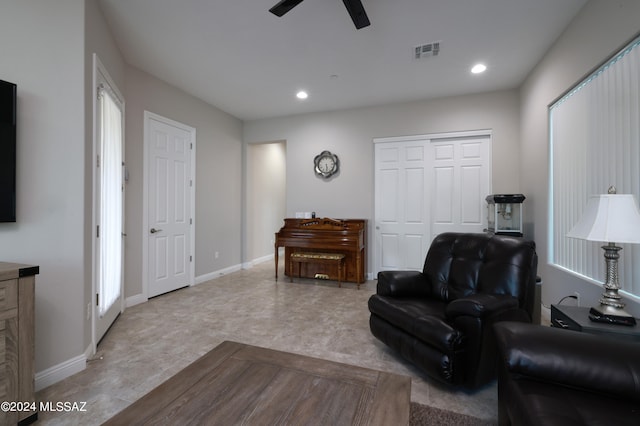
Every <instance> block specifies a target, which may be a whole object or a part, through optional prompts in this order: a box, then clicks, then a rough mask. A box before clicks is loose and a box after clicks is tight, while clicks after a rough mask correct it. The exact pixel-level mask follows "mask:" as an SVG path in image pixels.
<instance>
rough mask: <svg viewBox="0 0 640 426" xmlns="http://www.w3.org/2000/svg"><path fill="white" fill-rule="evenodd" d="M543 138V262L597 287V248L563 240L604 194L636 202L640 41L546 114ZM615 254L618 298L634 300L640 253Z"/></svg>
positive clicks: (633, 248) (627, 249) (601, 273)
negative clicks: (546, 147) (546, 192)
mask: <svg viewBox="0 0 640 426" xmlns="http://www.w3.org/2000/svg"><path fill="white" fill-rule="evenodd" d="M549 131H550V134H549V140H550V162H551V164H550V167H549V171H550V180H549V182H550V186H551V187H550V200H549V219H550V220H549V224H550V226H549V232H550V238H549V244H550V247H549V254H550V262H551V263H552V264H554V265H556V266H558V267H560V268H563V269H565V270H568V271H570V272H573V273H577V274H579V275H581V276H583V277H587V278H589V279H592V280H595V281H597V282H600V283H601V282H603V281H604V279H605V275H606V268H605V262H604V257H603V250H602V249H601V248H600V246H601V245H602V244H600V243H594V242H587V241H581V240H575V239H570V238H567V237H566V234H567V232H569V230H570V229H571V228H572V227H573V225H574V224H575V223H576V222H577V221H578V219H579V218H580V217H581V215H582V212H583V211H584V208H585V206H586V204H587V200H588V198H589V196H591V195H597V194H606V193H607V189H608V188H609V186H612V185H613V186H615V187H616V189H617V192H618V193H619V194H634V195H635V197H636V201H637V200H640V38H638V39H636V40H634V41H633V42H631V43H630V44H629V45H627V46H626V47H625V48H624V49H622V50H621V51H620V52H618V53H617V54H616V55H614V56H613V57H612V58H611V59H610V60H608V61H607V62H606V63H605V64H604V65H602V66H601V67H599V68H598V69H597V70H596V71H595V72H593V73H592V74H591V75H589V76H588V77H587V78H586V79H585V80H583V81H581V82H580V83H579V84H578V85H577V86H575V87H574V88H573V89H571V90H570V91H569V92H568V93H567V94H566V95H565V96H563V97H562V98H561V99H559V100H558V101H557V102H555V103H554V104H552V105H551V106H550V108H549ZM612 242H615V241H612ZM621 246H622V247H623V250H622V252H621V260H620V262H621V263H620V270H619V274H620V284H621V286H622V290H623V291H625V292H627V293H630V294H635V295H640V247H639V246H638V245H630V244H623V245H621Z"/></svg>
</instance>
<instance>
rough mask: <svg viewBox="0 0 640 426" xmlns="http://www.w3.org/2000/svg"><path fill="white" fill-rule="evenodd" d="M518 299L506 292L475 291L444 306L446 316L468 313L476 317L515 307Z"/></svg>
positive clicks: (451, 316) (452, 316)
mask: <svg viewBox="0 0 640 426" xmlns="http://www.w3.org/2000/svg"><path fill="white" fill-rule="evenodd" d="M517 307H518V299H516V298H515V297H513V296H510V295H508V294H484V293H476V294H472V295H469V296H467V297H463V298H460V299H456V300H454V301H452V302H451V303H449V304H448V305H447V307H446V311H445V313H446V315H447V317H448V318H454V317H457V316H460V315H469V316H472V317H476V318H482V317H484V316H487V315H490V314H493V313H495V312H499V311H504V310H507V309H516V308H517Z"/></svg>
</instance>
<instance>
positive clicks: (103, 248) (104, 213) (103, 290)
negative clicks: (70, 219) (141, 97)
mask: <svg viewBox="0 0 640 426" xmlns="http://www.w3.org/2000/svg"><path fill="white" fill-rule="evenodd" d="M99 125H100V133H99V134H100V238H99V245H100V248H99V256H100V262H99V264H100V266H99V271H98V274H99V280H98V281H99V284H98V285H99V294H100V298H99V304H98V311H99V314H100V315H103V314H104V313H105V312H106V311H107V310H108V309H109V308H110V307H111V306H112V305H113V303H114V302H115V301H116V300H117V299H118V297H119V296H120V287H121V280H122V273H121V271H122V232H123V220H122V185H123V173H122V131H123V129H122V108H121V106H120V102H119V101H118V100H117V98H116V97H114V96H113V95H112V94H111V93H110V92H109V91H108V90H106V89H105V88H101V90H100V96H99Z"/></svg>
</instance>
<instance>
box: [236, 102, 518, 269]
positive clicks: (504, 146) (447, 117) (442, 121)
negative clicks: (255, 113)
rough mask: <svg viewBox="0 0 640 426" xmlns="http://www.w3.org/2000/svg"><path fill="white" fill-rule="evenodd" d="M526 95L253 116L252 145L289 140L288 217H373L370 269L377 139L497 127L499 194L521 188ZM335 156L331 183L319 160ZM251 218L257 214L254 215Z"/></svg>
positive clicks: (247, 135)
mask: <svg viewBox="0 0 640 426" xmlns="http://www.w3.org/2000/svg"><path fill="white" fill-rule="evenodd" d="M518 108H519V97H518V92H517V91H516V90H508V91H500V92H492V93H485V94H479V95H468V96H458V97H451V98H444V99H436V100H431V101H423V102H411V103H403V104H394V105H386V106H379V107H371V108H359V109H352V110H344V111H333V112H325V113H317V114H305V115H299V116H290V117H284V118H274V119H265V120H256V121H248V122H245V124H244V140H245V143H255V142H262V141H273V140H285V141H286V143H287V158H286V168H287V179H286V191H287V193H286V199H287V206H286V214H287V216H288V217H293V216H294V215H295V212H298V211H315V212H316V214H317V215H318V216H319V217H334V218H364V219H368V220H369V230H368V243H367V244H368V262H367V268H368V272H371V268H372V265H373V263H372V262H373V252H374V250H373V241H374V239H373V238H374V234H373V232H372V230H373V228H372V225H373V218H374V165H373V153H374V149H373V139H374V138H378V137H387V136H403V135H417V134H429V133H441V132H453V131H463V130H478V129H491V130H492V131H493V146H492V153H493V158H492V161H493V176H492V185H493V191H494V192H502V193H514V192H520V184H519V176H520V172H519V158H520V146H519V143H518V141H519V134H520V128H519V115H518ZM323 150H329V151H331V152H333V153H336V154H337V155H338V157H339V158H340V164H341V171H340V174H339V175H338V176H336V177H335V178H333V179H331V180H329V181H325V180H323V179H319V178H318V177H316V176H315V173H314V171H313V158H314V157H315V156H316V155H317V154H319V153H320V152H321V151H323ZM247 214H248V215H250V214H251V212H247Z"/></svg>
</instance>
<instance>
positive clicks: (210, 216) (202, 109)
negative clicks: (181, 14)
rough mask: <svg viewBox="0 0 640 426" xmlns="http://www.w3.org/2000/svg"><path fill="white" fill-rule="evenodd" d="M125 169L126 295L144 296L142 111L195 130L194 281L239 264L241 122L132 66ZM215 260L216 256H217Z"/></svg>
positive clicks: (128, 85) (128, 83)
mask: <svg viewBox="0 0 640 426" xmlns="http://www.w3.org/2000/svg"><path fill="white" fill-rule="evenodd" d="M124 96H125V98H126V102H127V104H126V134H125V138H126V144H127V147H126V153H125V155H126V163H127V169H128V170H129V182H128V183H127V193H126V206H125V211H126V213H125V216H126V217H125V220H126V228H127V240H126V247H125V250H126V265H125V297H128V298H130V297H134V296H138V295H140V294H141V293H142V244H143V241H145V240H144V239H145V237H146V235H147V234H146V230H144V229H142V220H143V214H142V213H143V211H142V203H143V182H142V180H143V148H144V139H143V136H144V111H145V110H146V111H150V112H153V113H155V114H158V115H161V116H163V117H166V118H170V119H172V120H175V121H178V122H181V123H183V124H186V125H189V126H191V127H194V128H195V129H196V212H195V227H196V242H195V247H196V249H195V250H196V252H195V256H194V260H195V275H196V277H198V276H202V275H207V274H211V273H213V272H214V271H218V270H222V269H225V268H228V267H231V266H238V267H239V265H240V264H241V262H242V260H241V239H240V232H241V230H240V226H241V222H242V221H241V216H242V214H241V208H242V190H241V188H242V185H241V183H242V172H241V164H242V122H241V121H240V120H239V119H237V118H234V117H232V116H230V115H229V114H227V113H225V112H222V111H221V110H219V109H217V108H215V107H213V106H211V105H209V104H206V103H204V102H202V101H201V100H199V99H197V98H195V97H193V96H190V95H188V94H186V93H184V92H182V91H181V90H178V89H176V88H175V87H173V86H171V85H169V84H166V83H164V82H163V81H161V80H159V79H157V78H155V77H153V76H151V75H150V74H147V73H145V72H143V71H140V70H138V69H136V68H133V67H131V66H127V68H126V84H125V88H124ZM216 251H217V252H219V257H218V258H217V259H216V258H215V252H216Z"/></svg>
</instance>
